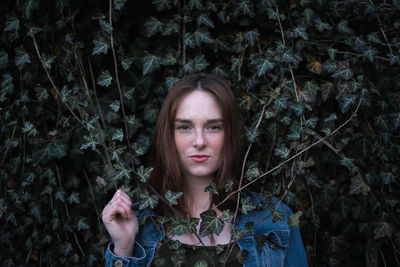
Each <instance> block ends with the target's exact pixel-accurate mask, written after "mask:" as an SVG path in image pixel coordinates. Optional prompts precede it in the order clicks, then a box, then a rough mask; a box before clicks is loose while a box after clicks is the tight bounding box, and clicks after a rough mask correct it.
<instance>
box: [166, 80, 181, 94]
mask: <svg viewBox="0 0 400 267" xmlns="http://www.w3.org/2000/svg"><path fill="white" fill-rule="evenodd" d="M177 81H179V78H177V77H167V78H165V86H166V87H167V89H168V91H169V90H170V89H171V88H172V86H173V85H174V84H175V83H176V82H177Z"/></svg>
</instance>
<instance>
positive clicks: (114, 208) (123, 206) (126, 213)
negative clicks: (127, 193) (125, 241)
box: [103, 199, 133, 222]
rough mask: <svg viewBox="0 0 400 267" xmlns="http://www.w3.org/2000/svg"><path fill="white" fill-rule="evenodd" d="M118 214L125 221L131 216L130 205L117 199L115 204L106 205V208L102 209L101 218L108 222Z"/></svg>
mask: <svg viewBox="0 0 400 267" xmlns="http://www.w3.org/2000/svg"><path fill="white" fill-rule="evenodd" d="M118 214H119V215H121V216H122V217H123V218H126V219H127V218H131V217H132V216H133V211H132V209H131V205H129V204H127V203H125V202H124V201H123V200H120V199H119V200H117V201H116V202H115V203H112V204H111V205H107V206H106V208H104V210H103V217H104V218H105V220H106V221H108V222H111V221H112V220H114V219H115V218H116V217H117V215H118Z"/></svg>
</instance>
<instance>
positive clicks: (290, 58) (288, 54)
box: [281, 49, 301, 65]
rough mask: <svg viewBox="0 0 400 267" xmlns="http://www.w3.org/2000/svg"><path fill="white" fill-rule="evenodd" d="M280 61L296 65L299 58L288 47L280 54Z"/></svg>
mask: <svg viewBox="0 0 400 267" xmlns="http://www.w3.org/2000/svg"><path fill="white" fill-rule="evenodd" d="M281 61H282V62H285V63H293V64H295V65H297V64H298V63H299V62H300V61H301V58H299V56H297V55H296V54H294V53H293V51H292V50H291V49H288V50H286V51H285V52H284V53H283V54H282V59H281Z"/></svg>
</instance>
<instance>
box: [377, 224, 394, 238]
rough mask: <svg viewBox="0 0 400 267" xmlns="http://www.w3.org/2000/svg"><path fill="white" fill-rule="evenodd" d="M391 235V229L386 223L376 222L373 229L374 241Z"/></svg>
mask: <svg viewBox="0 0 400 267" xmlns="http://www.w3.org/2000/svg"><path fill="white" fill-rule="evenodd" d="M392 233H393V230H392V227H390V225H389V224H388V223H387V222H384V221H383V222H378V223H376V225H375V228H374V239H379V238H383V237H391V236H392Z"/></svg>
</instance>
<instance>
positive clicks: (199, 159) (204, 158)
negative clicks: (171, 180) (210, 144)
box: [189, 155, 210, 162]
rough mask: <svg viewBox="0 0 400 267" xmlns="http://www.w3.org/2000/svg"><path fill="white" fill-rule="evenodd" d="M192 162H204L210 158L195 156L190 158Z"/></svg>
mask: <svg viewBox="0 0 400 267" xmlns="http://www.w3.org/2000/svg"><path fill="white" fill-rule="evenodd" d="M189 158H190V159H191V160H193V161H195V162H204V161H207V160H208V159H209V158H210V156H207V155H193V156H190V157H189Z"/></svg>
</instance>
